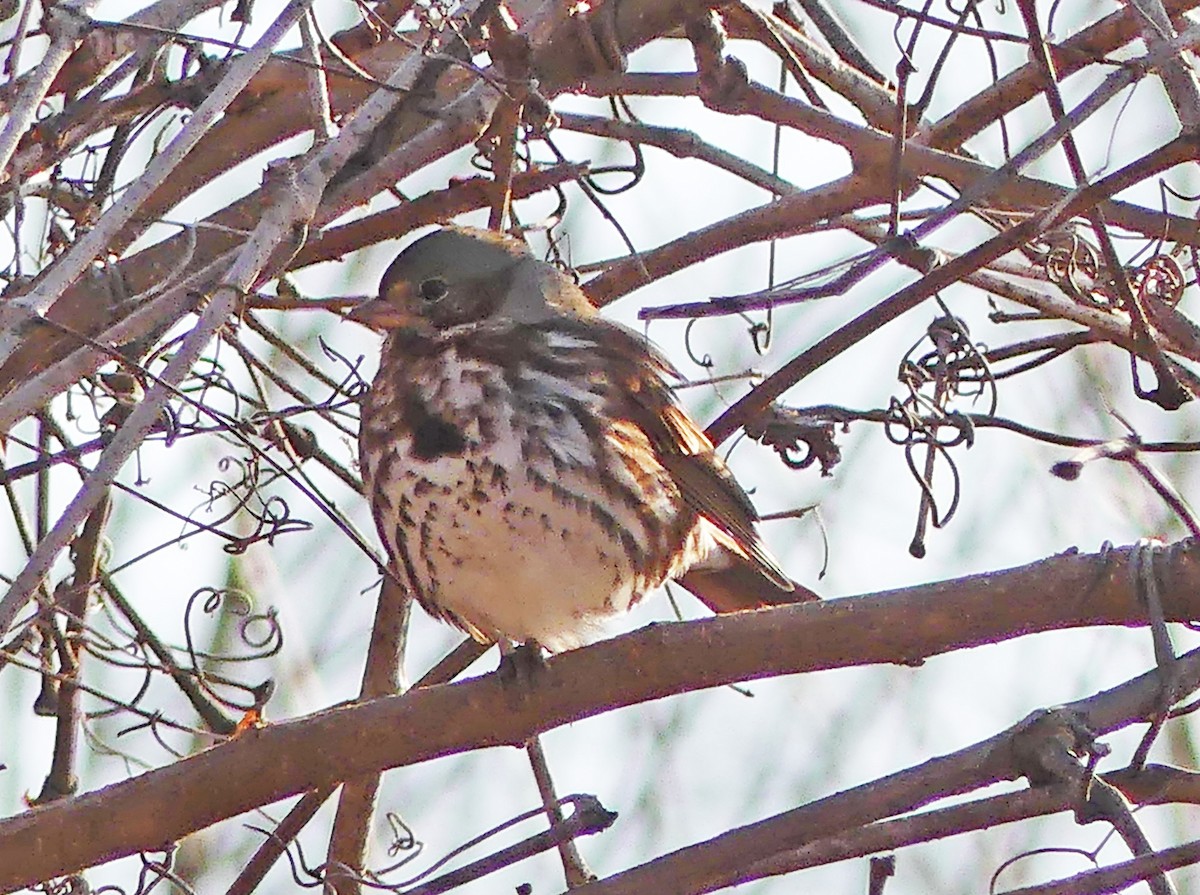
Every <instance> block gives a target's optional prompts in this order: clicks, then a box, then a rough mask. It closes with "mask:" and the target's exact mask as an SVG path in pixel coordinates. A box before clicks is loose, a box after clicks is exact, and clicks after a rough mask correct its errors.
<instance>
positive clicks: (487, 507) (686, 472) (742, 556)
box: [348, 226, 817, 653]
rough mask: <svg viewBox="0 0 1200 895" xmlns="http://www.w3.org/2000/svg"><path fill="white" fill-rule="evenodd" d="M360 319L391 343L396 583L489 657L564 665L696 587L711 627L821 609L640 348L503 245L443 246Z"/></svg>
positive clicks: (368, 410) (383, 382)
mask: <svg viewBox="0 0 1200 895" xmlns="http://www.w3.org/2000/svg"><path fill="white" fill-rule="evenodd" d="M348 317H349V319H351V320H353V321H356V322H358V323H360V324H363V325H366V326H368V327H370V328H372V329H374V330H377V331H379V332H382V333H383V335H384V340H383V344H382V348H381V351H380V361H379V366H378V370H377V372H376V374H375V377H374V380H373V381H372V383H371V385H370V387H369V389H368V390H367V392H366V393H365V396H364V397H363V398H362V400H361V407H360V410H361V422H360V429H359V467H360V471H361V473H362V477H363V482H364V489H365V493H366V495H367V496H368V498H369V501H370V505H371V510H372V515H373V516H374V520H375V523H376V527H377V529H378V531H379V536H380V539H381V541H382V542H383V545H384V548H385V550H386V553H387V557H388V560H389V563H390V566H389V568H390V569H391V570H392V571H393V574H395V575H397V576H399V578H400V580H401V581H402V582H403V583H404V584H405V585H406V586H407V587H408V588H409V590H410V591H411V593H412V595H413V596H414V597H415V599H416V600H417V601H418V602H419V603H420V605H421V606H422V607H424V609H425V610H426V611H427V612H429V613H430V614H431V615H433V616H434V617H436V618H440V619H442V620H445V621H448V622H450V623H451V624H453V625H455V626H456V627H458V628H460V629H461V630H462V631H464V632H466V633H467V634H469V635H471V636H472V637H473V638H475V639H476V640H478V641H480V642H482V643H491V642H500V643H501V644H502V646H503V645H505V644H509V645H512V644H528V645H532V646H534V647H535V648H536V647H541V648H543V649H545V650H547V651H548V652H551V653H556V652H561V651H563V650H568V649H573V648H575V647H578V646H581V645H583V644H585V643H589V642H591V641H593V640H595V639H596V638H597V637H598V636H600V635H601V634H602V633H603V629H604V624H605V621H606V620H607V619H608V618H609V617H610V616H615V615H618V614H620V613H622V612H624V611H625V610H627V609H629V608H630V607H631V606H632V605H634V604H635V603H636V602H638V601H639V600H640V599H641V598H642V597H643V596H644V595H645V594H646V593H647V592H648V591H651V590H653V589H654V588H656V587H658V586H659V585H661V584H663V582H665V581H667V580H669V579H676V578H680V577H683V578H684V580H683V584H684V585H685V587H688V588H689V589H691V590H692V591H693V592H694V593H696V594H697V596H699V597H700V599H701V600H702V601H704V602H705V603H706V604H707V605H708V606H709V607H710V608H712V609H713V610H714V611H716V612H732V611H740V610H746V609H753V608H760V607H763V606H767V605H772V604H783V603H793V602H804V601H808V600H814V599H817V596H816V595H815V594H814V593H813V592H812V591H810V590H808V589H807V588H805V587H803V586H801V585H798V584H797V583H796V582H794V581H792V579H791V578H789V577H788V575H787V574H786V573H785V572H784V571H783V569H782V568H781V567H780V565H779V563H778V562H777V561H776V559H775V558H774V557H773V556H772V555H771V554H770V552H769V551H768V549H767V547H766V546H765V545H764V543H763V541H762V539H761V538H760V537H759V534H758V532H757V531H756V529H755V522H756V521H757V518H758V517H757V513H756V512H755V509H754V506H753V504H752V503H751V501H750V499H749V497H748V496H747V495H746V492H745V491H743V490H742V488H741V487H740V485H739V484H738V483H737V481H736V480H735V479H734V477H733V475H732V473H731V472H730V470H729V468H728V467H727V466H726V464H725V463H724V462H723V461H722V459H721V458H720V457H719V456H718V455H717V454H716V452H715V450H714V447H713V444H712V442H711V441H709V439H708V438H707V437H706V436H705V434H704V432H703V430H702V429H701V428H700V427H699V426H698V425H697V424H696V422H695V421H694V420H693V419H692V418H691V417H690V416H689V415H688V414H687V412H686V411H685V410H684V409H683V408H682V407H681V406H680V405H679V404H678V403H677V401H676V400H675V397H674V394H673V392H672V390H671V387H670V385H669V381H674V380H677V379H678V378H679V374H678V373H677V372H676V371H675V370H674V368H673V367H672V365H671V364H670V362H669V361H668V360H667V359H666V358H665V357H664V356H663V355H662V354H661V353H660V352H659V351H658V350H657V349H656V348H654V347H653V346H652V345H651V344H650V343H649V342H648V341H647V340H646V339H644V338H643V337H641V336H640V335H638V334H637V333H635V332H633V331H632V330H630V329H627V328H626V327H624V326H621V325H620V324H618V323H616V322H613V321H610V320H607V319H605V318H604V317H602V316H600V314H599V312H598V311H597V309H596V308H595V307H593V306H592V305H591V304H590V302H589V301H588V299H587V297H586V296H585V295H584V293H583V291H582V290H581V289H580V288H579V286H578V285H576V283H575V281H574V280H573V279H572V278H571V277H569V276H568V275H567V274H566V273H564V272H563V271H561V270H560V269H559V268H557V267H555V266H554V265H552V264H550V263H547V262H544V261H541V260H540V259H538V258H537V257H536V256H535V255H534V254H533V253H532V252H531V250H530V249H529V247H528V246H527V244H526V243H525V242H524V241H523V240H520V239H516V238H514V237H511V236H509V235H507V234H503V233H498V232H495V231H490V230H481V229H474V228H469V227H461V226H448V227H443V228H441V229H439V230H436V231H434V232H432V233H430V234H428V235H425V236H423V237H421V238H420V239H418V240H416V241H415V242H413V243H411V244H410V245H409V246H408V247H407V248H405V249H404V250H403V251H401V252H400V254H399V255H398V256H397V257H396V259H395V260H394V261H393V262H392V263H391V265H390V266H389V267H388V269H387V271H386V272H385V273H384V275H383V278H382V280H381V282H380V286H379V294H378V296H377V297H375V298H371V299H368V300H366V301H364V302H362V303H360V304H358V305H357V306H355V307H353V308H352V309H351V312H350V313H349V315H348Z"/></svg>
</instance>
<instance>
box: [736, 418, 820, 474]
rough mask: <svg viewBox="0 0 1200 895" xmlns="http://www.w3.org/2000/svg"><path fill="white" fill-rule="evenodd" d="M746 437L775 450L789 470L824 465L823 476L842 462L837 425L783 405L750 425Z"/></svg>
mask: <svg viewBox="0 0 1200 895" xmlns="http://www.w3.org/2000/svg"><path fill="white" fill-rule="evenodd" d="M746 434H747V435H749V436H750V437H751V438H753V439H754V440H755V441H757V442H759V443H760V444H763V445H766V446H767V447H769V448H771V449H772V450H774V451H775V453H776V454H777V455H778V456H779V459H780V460H781V461H782V462H783V464H784V465H785V466H787V467H788V468H789V469H807V468H808V467H810V466H812V464H813V463H816V462H820V464H821V475H822V476H828V475H832V473H833V468H834V467H835V466H837V464H838V463H839V462H841V459H842V451H841V448H839V447H838V445H837V442H836V441H835V440H834V437H833V436H834V424H833V423H831V422H829V421H828V420H823V419H817V418H815V417H813V416H810V415H807V414H804V413H802V412H800V411H796V410H793V409H791V408H788V407H783V406H781V405H779V404H772V405H771V407H770V408H769V409H768V410H767V411H766V412H765V413H763V414H761V415H760V416H758V417H756V418H755V419H754V420H752V421H751V422H749V423H747V424H746Z"/></svg>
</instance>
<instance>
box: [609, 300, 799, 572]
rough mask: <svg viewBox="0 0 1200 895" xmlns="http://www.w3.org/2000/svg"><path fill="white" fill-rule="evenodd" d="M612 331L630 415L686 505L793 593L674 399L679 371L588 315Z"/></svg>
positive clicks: (752, 515) (708, 446) (749, 511)
mask: <svg viewBox="0 0 1200 895" xmlns="http://www.w3.org/2000/svg"><path fill="white" fill-rule="evenodd" d="M589 324H590V325H592V326H596V325H597V324H601V325H603V326H604V327H605V328H606V329H607V330H609V332H607V333H606V336H607V338H606V339H605V340H604V342H603V344H604V348H605V350H607V351H608V352H611V353H612V355H613V359H614V361H615V362H616V363H615V367H616V368H617V369H620V370H621V371H622V373H623V376H622V379H623V382H624V385H625V394H626V395H627V396H628V397H629V398H630V399H631V400H630V410H631V415H633V416H635V422H637V424H638V425H639V426H640V427H641V428H642V429H643V431H645V432H646V434H647V436H648V437H649V439H650V443H651V445H652V446H653V447H654V450H655V453H656V454H657V456H658V460H659V462H660V463H662V465H663V466H664V467H665V468H666V470H667V471H668V472H669V473H670V475H671V477H672V478H673V479H674V481H675V483H676V486H677V487H678V488H679V491H680V493H681V494H682V495H683V499H684V500H685V501H686V502H687V504H688V506H690V507H691V508H692V509H694V510H695V511H696V512H697V513H699V514H700V515H701V516H703V517H704V518H705V519H707V520H709V521H710V522H711V523H712V524H713V525H714V526H715V527H716V529H717V531H718V532H720V533H722V534H724V535H725V536H726V539H727V540H726V546H727V547H729V548H730V549H731V550H732V551H733V552H734V553H735V554H737V555H740V556H742V557H744V558H745V559H746V560H748V561H749V562H750V563H751V564H752V565H753V566H754V568H755V569H757V570H758V572H759V573H761V574H762V575H763V576H765V577H766V578H767V579H768V580H769V581H770V582H771V583H772V584H773V585H774V586H775V587H776V588H778V589H779V590H781V591H783V592H785V593H789V592H791V591H792V590H794V588H795V584H794V583H793V582H792V580H791V579H790V578H788V576H787V574H786V573H785V572H784V571H783V569H781V568H780V567H779V564H778V563H777V562H776V561H775V559H774V557H772V556H771V554H770V553H769V552H768V551H767V548H766V545H765V544H763V542H762V539H761V538H760V537H759V536H758V532H757V531H756V530H755V527H754V523H755V521H756V520H757V519H758V514H757V512H756V511H755V509H754V504H752V503H751V502H750V498H749V497H748V496H747V494H746V492H745V491H743V490H742V487H741V485H739V484H738V483H737V480H736V479H735V478H734V477H733V473H731V472H730V471H729V467H728V466H726V465H725V463H724V462H723V461H722V460H721V458H720V457H718V456H717V454H716V451H715V450H714V449H713V445H712V442H711V441H709V440H708V436H707V435H705V434H704V432H703V431H702V430H701V429H700V427H699V426H698V425H696V423H695V421H693V420H692V418H691V417H690V416H688V415H687V413H686V412H685V411H684V410H683V408H681V407H680V406H679V405H678V404H676V403H675V399H674V396H673V395H672V394H671V390H670V388H669V387H668V386H667V384H666V382H665V381H664V379H663V377H664V376H673V377H678V373H676V371H675V370H674V368H673V367H672V366H671V364H670V362H669V361H667V360H666V358H664V357H663V356H662V355H661V354H659V353H658V352H657V351H655V350H654V349H653V348H652V347H651V346H650V345H648V344H647V343H646V342H645V340H643V339H641V338H640V337H639V336H637V335H636V334H634V333H631V332H629V331H628V330H627V329H625V328H624V327H622V326H619V325H617V324H614V323H610V322H608V321H598V320H593V321H589Z"/></svg>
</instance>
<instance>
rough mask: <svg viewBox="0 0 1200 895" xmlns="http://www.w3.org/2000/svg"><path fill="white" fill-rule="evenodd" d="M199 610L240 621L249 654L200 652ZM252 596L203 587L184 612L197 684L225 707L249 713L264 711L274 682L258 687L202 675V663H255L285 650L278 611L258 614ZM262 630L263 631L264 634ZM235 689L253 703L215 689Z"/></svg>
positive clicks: (196, 592)
mask: <svg viewBox="0 0 1200 895" xmlns="http://www.w3.org/2000/svg"><path fill="white" fill-rule="evenodd" d="M197 607H199V609H200V611H201V612H203V613H204V614H205V615H212V614H214V613H215V612H216V611H217V610H218V609H221V608H224V610H225V611H226V612H228V613H230V614H232V615H234V616H237V617H238V625H237V632H238V638H239V639H240V641H241V643H242V645H243V647H245V648H246V650H247V651H248V652H247V653H246V654H244V655H233V654H224V655H222V654H216V653H209V652H204V651H201V650H198V649H197V648H196V645H195V637H194V635H193V631H192V628H193V612H194V610H195V609H196V608H197ZM253 610H254V605H253V602H252V601H251V600H250V598H249V596H248V595H247V594H245V593H244V592H242V591H239V590H235V589H232V588H215V587H202V588H199V589H198V590H196V591H193V592H192V594H191V596H189V597H188V602H187V607H186V608H185V610H184V639H185V642H186V644H187V654H188V659H189V662H190V666H191V673H192V674H193V675H194V676H195V678H196V680H197V682H198V683H199V684H200V686H201V687H203V688H204V690H205V692H207V693H208V694H209V695H210V696H211V697H212V698H213V699H215V700H216V701H218V702H220V703H221V704H222V705H224V706H226V707H228V708H232V709H237V710H239V711H249V710H250V709H252V708H260V707H261V706H262V705H263V704H264V703H265V702H266V700H267V699H268V698H270V696H271V693H272V692H273V690H274V682H273V681H270V680H267V681H264V682H261V683H258V684H247V683H244V682H241V681H237V680H234V679H232V678H228V677H224V676H221V675H218V674H216V673H215V672H212V671H201V668H200V662H201V660H202V659H203V660H205V661H207V662H208V663H210V664H213V663H223V664H231V663H237V662H254V661H258V660H261V659H267V658H270V657H271V656H274V655H275V654H276V653H278V652H279V650H280V649H282V647H283V627H282V626H281V625H280V624H279V617H278V614H277V613H276V611H275V610H274V608H270V609H268V610H267V611H266V612H259V613H256V612H254V611H253ZM260 627H261V630H260ZM213 684H219V685H221V686H223V687H232V688H234V689H237V690H241V691H242V692H244V693H247V694H249V696H250V701H249V703H237V702H234V701H233V700H230V699H227V698H225V697H223V696H222V695H221V694H219V693H217V692H216V691H215V690H214V689H213V687H212V685H213Z"/></svg>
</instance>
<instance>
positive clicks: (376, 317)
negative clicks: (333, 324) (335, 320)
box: [346, 283, 417, 330]
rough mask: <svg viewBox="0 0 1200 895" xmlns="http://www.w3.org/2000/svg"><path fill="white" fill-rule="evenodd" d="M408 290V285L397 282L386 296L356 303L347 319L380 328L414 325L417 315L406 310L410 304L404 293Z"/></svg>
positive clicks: (372, 327)
mask: <svg viewBox="0 0 1200 895" xmlns="http://www.w3.org/2000/svg"><path fill="white" fill-rule="evenodd" d="M406 290H407V287H405V286H403V285H402V284H400V283H395V284H393V285H392V287H391V289H390V290H389V292H388V295H387V296H386V297H384V296H380V297H379V298H371V299H367V300H366V301H364V302H363V303H362V304H360V305H355V306H354V307H353V308H351V309H350V313H349V314H347V315H346V319H347V320H353V321H354V322H355V323H361V324H362V325H363V326H369V327H370V328H371V329H379V330H389V329H399V328H401V327H405V326H412V325H413V324H414V323H416V322H417V316H416V315H415V314H413V313H411V312H409V311H405V310H404V308H405V307H407V305H408V302H407V301H406V300H405V298H406V296H405V295H404V292H405V291H406Z"/></svg>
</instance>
